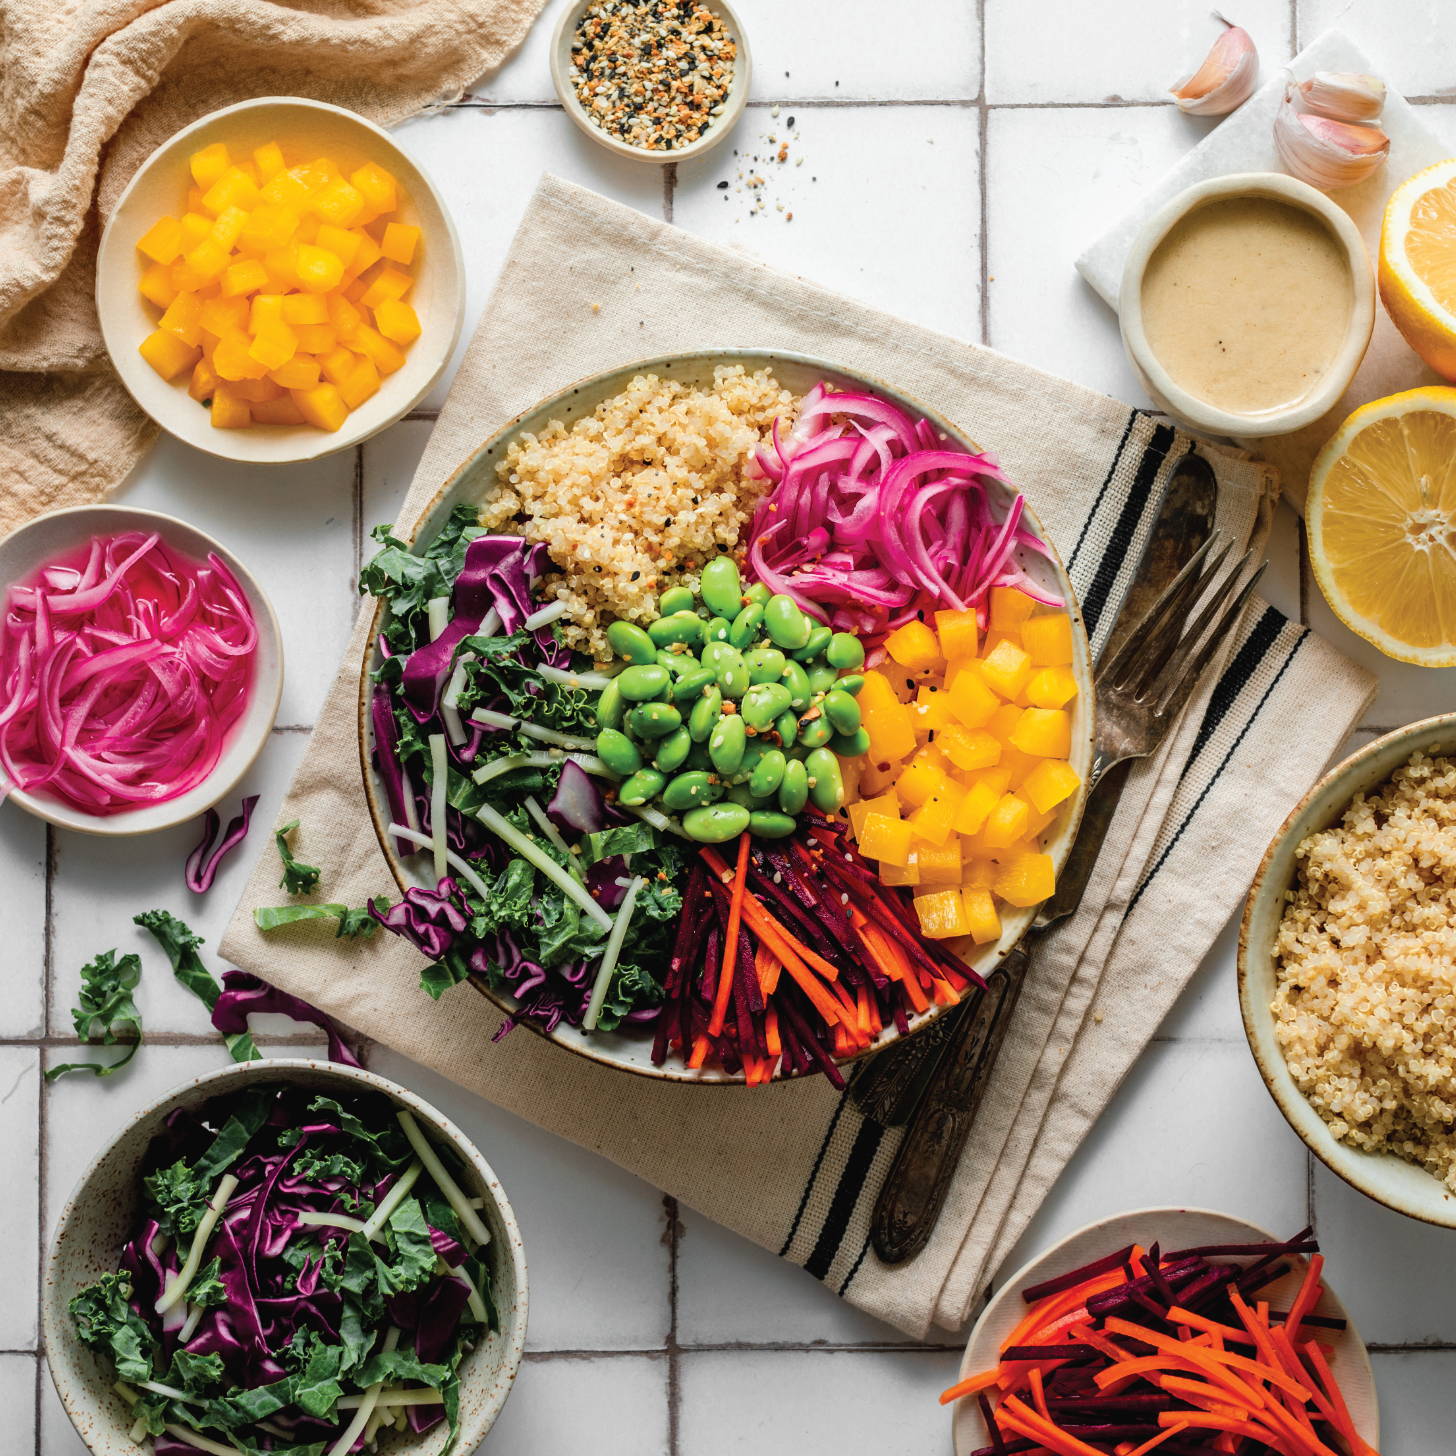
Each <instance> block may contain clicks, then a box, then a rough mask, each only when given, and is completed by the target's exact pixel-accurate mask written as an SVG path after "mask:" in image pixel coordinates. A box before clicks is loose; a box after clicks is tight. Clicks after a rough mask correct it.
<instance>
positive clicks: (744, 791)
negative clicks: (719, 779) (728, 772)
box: [723, 784, 758, 809]
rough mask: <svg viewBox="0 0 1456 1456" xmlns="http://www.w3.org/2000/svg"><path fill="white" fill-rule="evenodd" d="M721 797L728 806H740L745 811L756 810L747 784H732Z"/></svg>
mask: <svg viewBox="0 0 1456 1456" xmlns="http://www.w3.org/2000/svg"><path fill="white" fill-rule="evenodd" d="M723 797H724V798H725V799H727V800H728V802H729V803H730V804H742V805H743V807H744V808H745V809H756V808H757V807H758V805H757V804H755V803H754V801H753V795H752V794H750V793H749V792H748V785H747V784H734V785H733V787H732V788H731V789H729V790H728V792H727V793H726V794H724V795H723Z"/></svg>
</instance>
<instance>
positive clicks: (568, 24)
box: [550, 0, 753, 166]
mask: <svg viewBox="0 0 1456 1456" xmlns="http://www.w3.org/2000/svg"><path fill="white" fill-rule="evenodd" d="M594 3H595V0H573V3H572V4H570V5H568V6H567V7H566V9H565V10H563V11H562V12H561V18H560V19H559V20H558V21H557V22H556V29H555V30H554V31H552V33H551V50H550V56H551V83H552V85H554V86H555V87H556V95H557V98H558V99H559V100H560V102H561V106H562V109H563V110H564V111H565V112H566V114H567V115H568V116H569V117H570V118H571V119H572V121H574V122H575V123H576V125H577V126H578V127H579V128H580V129H581V130H582V131H584V132H585V133H586V134H587V136H589V137H590V138H591V139H592V140H593V141H594V142H596V143H597V145H598V146H603V147H605V148H606V149H607V150H608V151H609V152H615V153H616V154H617V155H618V156H619V157H632V158H634V159H635V160H637V161H639V162H655V163H656V164H657V165H658V166H666V165H667V163H669V162H686V161H689V160H691V159H692V158H693V157H701V156H702V155H703V153H704V152H710V151H712V149H713V148H714V147H716V146H717V145H718V143H719V142H721V141H722V140H723V139H724V137H726V136H727V135H728V133H729V132H731V131H732V130H733V128H734V127H735V126H736V125H737V124H738V120H739V118H740V117H741V116H742V115H743V111H744V108H745V107H746V106H747V105H748V91H749V87H750V86H751V85H752V83H753V57H752V55H751V54H750V53H749V49H748V32H747V31H746V30H744V28H743V21H742V20H741V19H740V18H739V16H738V13H737V12H736V11H735V10H734V9H733V7H732V6H731V5H730V4H728V0H703V4H705V5H706V6H707V7H708V8H709V9H710V10H714V11H716V12H717V13H718V14H719V15H721V16H722V17H723V19H724V20H725V21H727V23H728V28H729V30H731V31H732V32H733V39H734V40H735V41H736V42H737V43H738V55H737V58H736V59H735V60H734V63H733V68H734V69H733V84H732V85H731V86H730V87H729V88H728V95H727V96H726V97H725V98H724V100H723V112H722V115H720V116H718V117H716V118H714V120H713V122H712V123H711V125H709V127H708V129H707V130H706V131H705V132H704V133H703V134H702V136H700V137H699V138H698V139H697V141H695V142H689V143H688V145H687V146H685V147H673V148H672V150H671V151H663V152H650V151H648V150H647V149H646V148H645V147H634V146H633V145H632V144H631V143H630V142H624V141H623V140H622V139H621V138H620V137H614V136H612V135H611V134H610V133H608V132H605V131H603V130H602V129H601V127H599V126H598V125H597V124H596V123H595V122H594V121H593V120H592V119H591V118H590V117H589V116H588V115H587V113H586V108H585V107H584V106H583V105H582V104H581V102H580V101H579V100H578V99H577V95H576V88H575V87H574V86H572V84H571V41H572V37H573V36H574V35H575V34H576V28H577V26H578V25H579V24H580V23H581V17H582V15H583V14H584V13H585V11H586V10H587V8H588V7H589V6H590V5H592V4H594Z"/></svg>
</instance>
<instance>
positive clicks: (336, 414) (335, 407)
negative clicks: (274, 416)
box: [292, 384, 349, 433]
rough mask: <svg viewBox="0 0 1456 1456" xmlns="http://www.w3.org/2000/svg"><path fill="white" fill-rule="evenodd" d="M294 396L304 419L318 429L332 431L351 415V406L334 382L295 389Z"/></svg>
mask: <svg viewBox="0 0 1456 1456" xmlns="http://www.w3.org/2000/svg"><path fill="white" fill-rule="evenodd" d="M292 396H293V402H294V403H295V404H296V405H297V406H298V408H299V410H300V411H301V412H302V414H303V418H304V420H305V421H306V422H307V423H308V424H310V425H313V426H314V427H315V428H316V429H319V430H328V431H330V432H331V433H332V432H333V431H334V430H337V429H338V428H339V426H340V425H342V424H343V423H344V421H345V420H346V419H347V418H348V417H349V406H348V405H346V404H345V403H344V401H343V399H342V398H341V397H340V395H339V391H338V390H337V389H335V388H334V386H333V385H332V384H316V385H314V387H313V388H312V389H295V390H293V391H292Z"/></svg>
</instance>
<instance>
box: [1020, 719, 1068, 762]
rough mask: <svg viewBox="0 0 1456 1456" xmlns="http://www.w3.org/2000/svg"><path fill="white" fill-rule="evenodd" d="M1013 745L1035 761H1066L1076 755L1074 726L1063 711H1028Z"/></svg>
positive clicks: (1021, 721) (1021, 720)
mask: <svg viewBox="0 0 1456 1456" xmlns="http://www.w3.org/2000/svg"><path fill="white" fill-rule="evenodd" d="M1010 743H1011V746H1012V747H1013V748H1019V749H1020V750H1021V751H1022V752H1023V753H1029V754H1031V755H1032V757H1034V758H1066V756H1067V755H1068V754H1069V753H1070V752H1071V751H1072V722H1071V719H1070V718H1069V717H1068V716H1067V714H1066V712H1065V711H1064V710H1063V709H1061V708H1027V709H1025V710H1023V712H1022V714H1021V718H1020V720H1019V721H1018V722H1017V724H1016V727H1015V729H1013V730H1012V733H1011V737H1010Z"/></svg>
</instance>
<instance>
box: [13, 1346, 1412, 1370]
mask: <svg viewBox="0 0 1456 1456" xmlns="http://www.w3.org/2000/svg"><path fill="white" fill-rule="evenodd" d="M1384 1348H1385V1349H1386V1351H1387V1352H1389V1351H1393V1350H1397V1349H1399V1350H1405V1349H1407V1348H1409V1349H1416V1350H1425V1349H1430V1348H1432V1347H1431V1346H1428V1345H1416V1346H1385V1347H1384ZM964 1350H965V1346H964V1345H921V1344H915V1343H912V1342H909V1341H907V1342H906V1343H905V1344H895V1343H894V1342H893V1341H885V1342H884V1343H882V1344H863V1345H853V1344H850V1345H840V1344H831V1343H829V1342H827V1341H820V1342H819V1343H817V1344H816V1343H814V1342H813V1341H801V1342H798V1343H795V1342H794V1341H792V1340H786V1341H780V1342H779V1343H773V1342H769V1343H767V1344H758V1343H755V1342H753V1341H751V1340H741V1341H735V1340H727V1341H724V1342H722V1343H719V1344H711V1343H710V1344H702V1345H696V1344H693V1345H683V1346H681V1347H680V1349H679V1350H678V1351H677V1353H678V1354H679V1355H951V1354H960V1353H962V1352H963V1351H964ZM0 1353H4V1352H3V1351H0ZM672 1355H673V1352H672V1351H671V1350H668V1349H666V1348H663V1347H661V1346H658V1347H653V1346H651V1345H646V1346H643V1347H641V1348H631V1349H621V1350H608V1349H592V1348H590V1347H584V1348H579V1349H562V1350H527V1351H526V1353H525V1355H524V1357H523V1358H524V1359H526V1360H528V1361H531V1362H532V1363H535V1364H544V1363H547V1362H549V1361H552V1360H562V1361H566V1360H573V1361H575V1360H667V1361H668V1362H669V1365H670V1364H671V1359H672Z"/></svg>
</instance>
